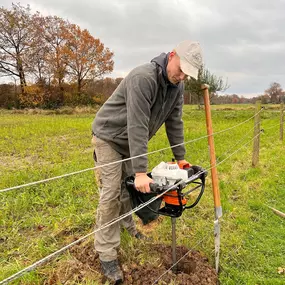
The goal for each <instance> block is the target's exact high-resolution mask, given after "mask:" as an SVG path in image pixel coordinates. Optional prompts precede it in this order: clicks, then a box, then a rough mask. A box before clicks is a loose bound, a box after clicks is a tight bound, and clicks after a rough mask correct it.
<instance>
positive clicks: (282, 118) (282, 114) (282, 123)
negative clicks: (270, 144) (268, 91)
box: [280, 103, 284, 141]
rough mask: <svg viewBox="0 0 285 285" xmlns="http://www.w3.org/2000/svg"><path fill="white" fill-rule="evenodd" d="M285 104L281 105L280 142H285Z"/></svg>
mask: <svg viewBox="0 0 285 285" xmlns="http://www.w3.org/2000/svg"><path fill="white" fill-rule="evenodd" d="M283 125H284V103H281V105H280V140H281V141H283Z"/></svg>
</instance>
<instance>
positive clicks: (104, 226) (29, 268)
mask: <svg viewBox="0 0 285 285" xmlns="http://www.w3.org/2000/svg"><path fill="white" fill-rule="evenodd" d="M259 135H260V133H258V134H257V135H256V136H254V137H253V138H252V139H251V140H250V141H248V142H247V143H245V144H244V145H242V146H241V147H240V148H238V149H237V150H235V151H234V152H233V153H231V154H230V155H229V156H228V157H226V158H225V159H223V160H222V161H220V162H218V163H216V164H215V165H213V166H211V167H210V168H208V169H205V170H204V171H200V172H198V173H196V174H195V175H194V176H192V177H191V179H193V178H194V177H195V176H196V177H197V178H198V177H199V176H200V175H201V174H203V173H205V172H207V171H209V170H211V169H212V168H214V167H216V166H217V165H220V164H221V163H223V162H224V161H226V160H227V159H229V158H230V157H231V156H232V155H234V154H235V153H237V152H238V151H239V150H241V149H242V148H243V147H244V146H246V145H248V144H249V143H250V142H251V141H252V140H254V139H255V138H256V137H257V136H259ZM182 183H184V181H179V182H178V183H176V184H174V185H172V186H171V187H170V188H168V189H167V190H165V191H164V192H162V193H160V194H158V195H157V196H155V197H153V198H152V199H150V200H149V201H147V202H145V203H143V204H141V205H140V206H138V207H136V208H134V209H133V210H131V211H129V212H127V213H125V214H123V215H121V216H119V217H118V218H116V219H113V220H112V221H110V222H108V223H106V224H104V225H103V226H101V227H100V228H99V229H96V230H95V231H93V232H91V233H89V234H87V235H85V236H83V237H81V238H79V239H78V240H76V241H74V242H72V243H70V244H68V245H66V246H64V247H63V248H61V249H59V250H57V251H55V252H53V253H51V254H50V255H48V256H46V257H44V258H42V259H41V260H38V261H37V262H35V263H33V264H32V265H30V266H28V267H26V268H24V269H22V270H20V271H19V272H17V273H15V274H13V275H11V276H10V277H8V278H6V279H4V280H2V281H1V282H0V285H4V284H7V283H8V282H11V281H13V280H15V279H17V278H19V277H21V276H22V275H24V274H25V273H27V272H30V271H32V270H34V269H35V268H36V267H38V266H40V265H42V264H44V263H45V262H47V261H49V260H50V259H52V258H53V257H55V256H57V255H59V254H60V253H62V252H64V251H65V250H67V249H68V248H70V247H72V246H74V245H75V244H78V243H80V242H81V241H83V240H84V239H86V238H87V237H89V236H91V235H93V234H94V233H96V232H98V231H100V230H102V229H105V228H107V227H109V226H111V225H113V224H115V223H117V222H119V221H121V220H122V219H124V218H126V217H128V216H130V215H132V214H133V213H135V212H137V211H139V210H140V209H142V208H144V207H146V206H147V205H149V204H151V203H152V202H154V201H155V200H157V199H158V198H160V197H161V196H163V195H164V194H165V193H166V192H168V191H170V190H173V189H175V188H176V187H177V186H178V185H180V184H182Z"/></svg>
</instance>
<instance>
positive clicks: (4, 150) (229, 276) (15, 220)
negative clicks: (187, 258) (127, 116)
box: [0, 105, 285, 285]
mask: <svg viewBox="0 0 285 285" xmlns="http://www.w3.org/2000/svg"><path fill="white" fill-rule="evenodd" d="M274 107H276V110H278V108H277V106H274ZM276 110H273V109H272V108H267V109H266V110H265V111H263V112H262V115H261V117H262V128H264V130H265V132H264V134H262V135H261V142H260V146H261V148H260V162H259V165H258V167H256V168H252V167H251V155H252V141H250V140H251V138H252V136H253V120H251V121H249V122H247V123H245V124H243V125H241V126H239V127H238V128H234V129H232V130H230V131H228V132H223V133H221V134H217V135H216V136H215V138H214V139H215V147H216V155H217V161H218V162H219V161H223V160H224V159H226V158H227V157H228V156H229V155H230V154H231V153H233V152H234V151H235V150H236V149H239V148H241V149H240V150H239V151H238V152H237V153H235V154H234V155H232V156H231V157H230V158H228V159H227V160H225V161H223V162H222V163H221V164H220V165H219V166H218V173H219V180H220V192H221V202H222V207H223V217H222V218H221V221H220V222H221V227H222V233H221V261H220V264H221V273H220V282H221V284H253V285H255V284H258V285H261V284H272V285H273V284H274V285H275V284H285V275H284V274H283V275H282V274H278V272H277V269H278V267H285V259H284V256H285V221H284V219H282V218H280V217H279V216H276V215H275V214H273V212H272V211H271V210H270V209H269V208H267V207H266V205H269V206H272V207H275V208H277V209H279V210H280V211H283V212H285V207H284V200H285V192H284V189H285V171H284V164H285V152H284V143H282V142H280V140H279V127H278V122H279V113H278V112H276ZM94 115H95V113H94V114H92V113H91V112H90V110H88V112H86V113H80V112H77V113H75V114H72V113H71V114H69V115H68V114H62V113H60V112H58V114H56V113H54V112H50V113H47V112H46V113H44V112H42V113H41V112H40V111H38V112H22V113H17V112H16V113H15V112H14V113H12V112H8V111H1V112H0V177H1V180H0V189H3V188H6V187H12V186H16V185H20V184H24V183H28V182H32V181H37V180H41V179H45V178H49V177H53V176H57V175H62V174H65V173H69V172H73V171H77V170H81V169H85V168H89V167H92V166H93V161H92V151H93V150H92V147H91V143H90V141H91V131H90V130H91V124H92V121H93V117H94ZM253 115H254V108H253V105H248V106H247V105H243V106H241V105H238V106H236V105H235V106H233V105H229V106H228V105H227V106H224V108H223V106H219V108H216V106H213V111H212V117H213V128H214V132H218V131H220V130H224V129H226V128H229V127H232V126H235V125H236V124H238V123H240V122H242V121H244V120H246V119H248V118H249V117H251V116H253ZM184 124H185V141H189V140H192V139H196V138H198V137H201V136H205V135H206V127H205V114H204V111H203V110H197V107H196V106H185V108H184ZM273 126H275V127H274V128H271V127H273ZM245 143H248V144H247V145H246V146H244V147H242V146H243V145H244V144H245ZM166 146H168V142H167V138H166V135H165V132H164V129H163V128H162V129H161V130H160V131H159V132H158V133H157V135H156V136H155V137H154V138H153V139H152V140H151V142H150V144H149V151H153V150H157V149H160V148H164V147H166ZM186 149H187V154H188V156H187V159H188V160H189V161H190V162H191V163H192V164H199V165H202V166H204V167H205V168H208V167H209V154H208V143H207V139H201V140H198V141H195V142H193V143H189V144H187V145H186ZM171 158H172V153H171V150H165V151H163V152H159V153H155V154H152V155H149V170H151V169H152V168H153V167H154V166H155V165H157V164H158V163H159V162H160V161H169V160H170V159H171ZM97 203H98V191H97V187H96V183H95V180H94V175H93V172H92V171H89V172H85V173H82V174H78V175H75V176H71V177H67V178H63V179H59V180H55V181H51V182H48V183H44V184H39V185H35V186H30V187H27V188H23V189H17V190H12V191H9V192H6V193H0V264H1V270H0V281H1V280H2V279H4V278H7V277H9V276H10V275H12V274H14V273H15V272H17V271H19V270H21V269H22V268H24V267H26V266H28V265H30V264H32V263H34V262H35V261H37V260H39V259H41V258H43V257H45V256H46V255H48V254H50V253H52V252H54V251H56V250H57V249H60V248H61V247H63V246H65V245H67V244H68V243H70V242H72V241H74V240H75V239H76V238H79V237H81V236H84V235H85V234H87V233H89V232H91V231H92V230H93V229H94V224H95V211H96V206H97ZM213 219H214V211H213V198H212V192H211V179H210V175H209V176H208V178H207V187H206V193H205V194H204V196H203V198H202V200H201V202H200V203H199V204H198V206H197V207H195V208H194V209H193V210H189V211H187V212H184V214H183V215H182V217H181V218H180V219H178V221H177V242H178V244H183V245H185V246H187V247H193V246H195V248H198V249H200V250H201V251H203V252H204V253H205V254H206V255H207V256H208V257H209V259H210V262H211V263H212V264H213V265H214V257H213V256H214V255H213V250H214V240H213ZM170 232H171V224H170V221H169V219H167V218H165V219H163V221H162V222H161V224H159V226H158V228H157V229H156V231H154V232H153V233H152V236H153V238H154V240H155V241H156V242H161V243H167V244H170V243H171V235H170ZM204 237H205V240H204V241H203V242H202V243H201V244H199V245H198V246H196V245H197V243H199V241H200V240H201V239H202V238H204ZM122 250H123V252H124V255H125V256H128V255H132V254H133V253H134V251H135V246H134V245H132V244H131V241H130V238H129V236H128V235H125V234H124V235H123V238H122ZM147 256H148V252H145V255H144V254H142V255H141V256H139V257H138V259H139V261H141V262H146V260H147ZM70 259H71V257H70V255H69V254H68V253H65V254H62V255H61V256H59V257H58V258H57V260H54V261H51V262H49V263H48V264H47V265H44V266H42V267H40V268H39V269H38V270H36V271H33V272H31V273H28V274H26V275H24V276H23V277H22V278H20V279H18V280H17V281H15V282H14V283H13V284H25V285H27V284H43V283H44V282H45V281H46V280H47V278H48V276H49V274H51V273H52V272H53V271H54V270H55V268H56V267H57V266H58V265H57V264H61V263H64V262H65V261H66V260H70ZM126 260H128V259H127V258H126ZM84 282H85V283H75V284H96V283H94V282H95V281H94V282H93V281H92V278H91V279H88V278H87V280H86V281H84Z"/></svg>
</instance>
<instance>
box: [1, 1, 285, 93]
mask: <svg viewBox="0 0 285 285" xmlns="http://www.w3.org/2000/svg"><path fill="white" fill-rule="evenodd" d="M15 2H20V4H21V5H23V6H26V4H30V6H31V9H32V11H36V10H38V11H39V12H41V13H42V14H43V15H57V16H60V17H62V18H64V19H68V20H69V21H71V22H73V23H75V24H78V25H79V26H80V27H81V28H86V29H88V30H89V32H90V33H91V34H92V35H93V36H94V37H95V38H99V39H100V40H101V41H102V42H103V43H104V44H105V46H107V47H109V48H110V49H111V50H112V51H113V52H114V53H115V56H114V62H115V66H114V71H113V72H112V74H111V76H112V77H124V76H125V75H126V74H127V73H128V72H129V71H130V70H131V69H132V68H134V67H135V66H137V65H139V64H143V63H145V62H149V61H150V60H151V59H152V58H153V57H155V56H156V55H158V54H160V53H161V52H168V51H170V50H172V49H173V48H174V47H175V46H176V44H177V43H179V42H180V41H183V40H186V39H190V40H196V41H199V42H200V43H201V46H202V48H203V55H204V62H205V65H206V67H207V68H208V69H209V70H210V71H211V72H212V73H214V74H216V75H218V76H223V77H224V78H227V79H228V83H229V84H230V86H231V87H230V88H229V89H228V90H227V91H226V93H227V94H232V93H236V94H239V95H244V96H246V97H250V96H253V95H257V94H262V93H263V91H264V90H265V89H266V88H268V86H269V84H270V83H271V82H273V81H276V82H279V83H280V84H281V85H282V87H283V88H285V64H284V59H285V33H284V32H283V31H282V26H283V28H284V25H285V0H272V1H268V0H247V1H241V0H230V1H229V0H199V1H198V0H35V1H23V0H22V1H15ZM11 4H12V2H10V1H7V0H1V3H0V5H1V6H4V7H5V8H11Z"/></svg>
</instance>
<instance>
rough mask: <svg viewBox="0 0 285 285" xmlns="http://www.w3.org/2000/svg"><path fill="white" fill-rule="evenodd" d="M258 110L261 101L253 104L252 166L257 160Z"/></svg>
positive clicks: (258, 140)
mask: <svg viewBox="0 0 285 285" xmlns="http://www.w3.org/2000/svg"><path fill="white" fill-rule="evenodd" d="M260 110H261V101H260V100H258V101H256V105H255V114H257V115H256V116H255V118H254V140H253V153H252V166H253V167H256V166H257V164H258V161H259V145H260V121H261V116H260Z"/></svg>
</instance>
